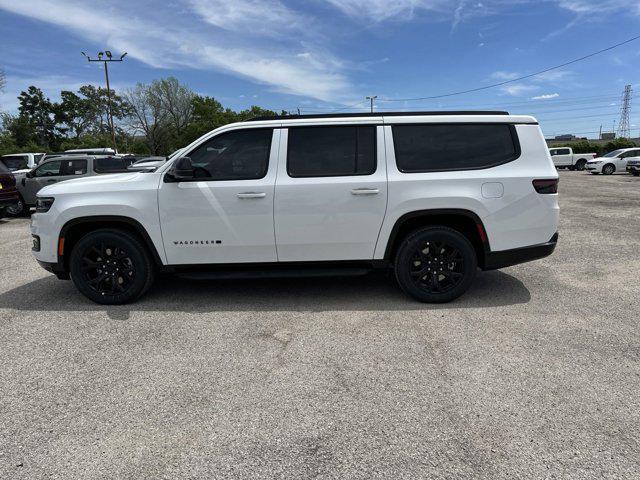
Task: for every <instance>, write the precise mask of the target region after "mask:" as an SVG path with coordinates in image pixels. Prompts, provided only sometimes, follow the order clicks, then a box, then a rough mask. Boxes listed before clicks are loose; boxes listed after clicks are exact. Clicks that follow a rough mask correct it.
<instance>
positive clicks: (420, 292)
mask: <svg viewBox="0 0 640 480" xmlns="http://www.w3.org/2000/svg"><path fill="white" fill-rule="evenodd" d="M434 247H435V248H434ZM432 248H433V251H431V249H432ZM442 255H444V257H443V256H442ZM432 268H435V269H436V271H435V272H433V270H431V269H432ZM477 269H478V259H477V258H476V252H475V250H474V249H473V245H471V242H469V240H468V239H467V238H466V237H465V236H464V235H462V234H461V233H460V232H458V231H456V230H454V229H452V228H448V227H426V228H423V229H420V230H417V231H415V232H413V233H410V234H409V235H408V236H407V237H406V238H405V239H404V240H403V241H402V244H401V245H400V248H398V251H397V253H396V256H395V274H396V279H397V280H398V283H399V284H400V288H402V290H403V291H404V292H405V293H406V294H408V295H410V296H411V297H413V298H415V299H416V300H419V301H421V302H427V303H445V302H450V301H452V300H455V299H456V298H458V297H459V296H461V295H462V294H463V293H464V292H466V291H467V290H468V289H469V287H470V286H471V284H472V283H473V279H474V278H475V275H476V271H477ZM425 270H426V272H425ZM422 273H424V275H421V274H422ZM427 277H428V278H427Z"/></svg>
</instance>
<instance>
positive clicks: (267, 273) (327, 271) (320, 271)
mask: <svg viewBox="0 0 640 480" xmlns="http://www.w3.org/2000/svg"><path fill="white" fill-rule="evenodd" d="M372 271H373V269H372V268H354V267H351V268H286V269H277V268H276V269H261V270H249V269H246V270H245V269H243V270H211V271H201V272H180V273H178V272H176V275H177V276H178V277H180V278H184V279H187V280H233V279H247V278H301V277H302V278H303V277H306V278H313V277H339V276H347V277H351V276H359V275H366V274H368V273H370V272H372Z"/></svg>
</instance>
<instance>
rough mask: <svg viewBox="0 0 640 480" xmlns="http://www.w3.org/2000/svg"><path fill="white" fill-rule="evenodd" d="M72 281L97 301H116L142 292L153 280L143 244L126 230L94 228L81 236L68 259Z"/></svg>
mask: <svg viewBox="0 0 640 480" xmlns="http://www.w3.org/2000/svg"><path fill="white" fill-rule="evenodd" d="M69 266H70V273H71V279H72V280H73V283H74V284H75V285H76V287H77V288H78V290H79V291H80V293H82V294H83V295H84V296H85V297H87V298H89V299H90V300H93V301H94V302H96V303H101V304H106V305H119V304H123V303H127V302H131V301H133V300H135V299H137V298H138V297H140V296H141V295H142V294H144V293H145V292H146V291H147V290H148V289H149V287H150V286H151V284H152V283H153V277H154V269H153V264H152V263H151V259H150V257H149V254H148V252H147V250H146V248H145V247H144V246H143V245H142V244H141V243H140V241H139V240H138V239H137V238H135V237H134V236H132V235H130V234H129V233H127V232H124V231H121V230H115V229H103V230H96V231H95V232H91V233H88V234H87V235H85V236H84V237H82V238H81V239H80V240H79V241H78V243H77V244H76V245H75V247H74V248H73V251H72V252H71V260H70V265H69Z"/></svg>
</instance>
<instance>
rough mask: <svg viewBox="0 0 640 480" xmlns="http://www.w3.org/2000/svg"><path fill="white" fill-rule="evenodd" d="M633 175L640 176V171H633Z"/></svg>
mask: <svg viewBox="0 0 640 480" xmlns="http://www.w3.org/2000/svg"><path fill="white" fill-rule="evenodd" d="M631 175H633V176H634V177H637V176H640V172H632V173H631Z"/></svg>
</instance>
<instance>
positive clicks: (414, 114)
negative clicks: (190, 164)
mask: <svg viewBox="0 0 640 480" xmlns="http://www.w3.org/2000/svg"><path fill="white" fill-rule="evenodd" d="M427 115H429V116H436V115H509V112H503V111H482V110H460V111H440V112H437V111H436V112H433V111H431V112H374V113H325V114H321V113H314V114H312V115H273V116H271V117H269V116H261V117H254V118H249V119H246V120H244V121H245V122H258V121H261V120H304V119H306V118H353V117H365V118H366V117H398V116H407V117H420V116H427Z"/></svg>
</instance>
